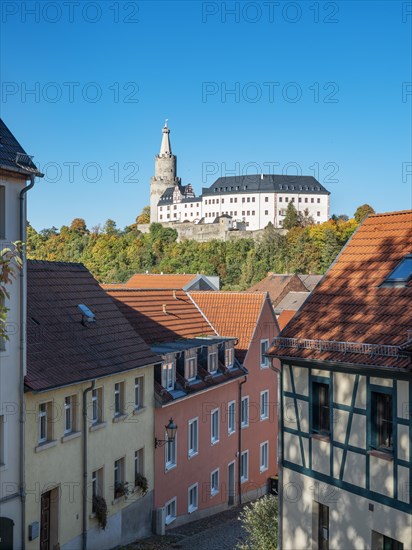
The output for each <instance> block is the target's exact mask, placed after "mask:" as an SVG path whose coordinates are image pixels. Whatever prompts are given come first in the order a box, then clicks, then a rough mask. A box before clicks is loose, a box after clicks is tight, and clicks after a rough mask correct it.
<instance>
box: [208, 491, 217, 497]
mask: <svg viewBox="0 0 412 550" xmlns="http://www.w3.org/2000/svg"><path fill="white" fill-rule="evenodd" d="M218 494H219V491H211V492H210V498H213V497H215V496H216V495H218Z"/></svg>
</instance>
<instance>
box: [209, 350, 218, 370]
mask: <svg viewBox="0 0 412 550" xmlns="http://www.w3.org/2000/svg"><path fill="white" fill-rule="evenodd" d="M207 367H208V370H209V372H210V373H212V374H213V373H215V372H216V371H217V351H212V352H210V353H209V355H208V359H207Z"/></svg>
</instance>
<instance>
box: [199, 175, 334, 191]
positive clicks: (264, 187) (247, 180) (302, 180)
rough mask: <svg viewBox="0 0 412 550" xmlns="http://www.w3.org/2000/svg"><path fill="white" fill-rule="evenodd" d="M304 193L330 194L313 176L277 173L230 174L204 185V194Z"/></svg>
mask: <svg viewBox="0 0 412 550" xmlns="http://www.w3.org/2000/svg"><path fill="white" fill-rule="evenodd" d="M273 192H276V193H279V192H280V193H284V192H287V193H302V194H310V195H311V194H316V195H330V192H329V191H328V190H327V189H325V187H323V185H322V184H320V183H319V182H318V180H316V179H315V178H314V177H312V176H282V175H275V174H264V175H263V179H262V176H261V175H260V174H250V175H247V176H228V177H223V178H219V179H217V180H216V181H215V183H213V184H212V185H211V186H210V187H203V189H202V196H205V195H214V194H215V193H217V194H220V195H224V194H233V193H273Z"/></svg>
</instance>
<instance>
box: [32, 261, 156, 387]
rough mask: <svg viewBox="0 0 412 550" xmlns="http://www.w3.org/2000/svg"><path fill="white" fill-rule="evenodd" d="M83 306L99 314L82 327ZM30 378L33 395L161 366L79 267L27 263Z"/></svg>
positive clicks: (51, 263) (68, 264) (34, 262)
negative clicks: (139, 368)
mask: <svg viewBox="0 0 412 550" xmlns="http://www.w3.org/2000/svg"><path fill="white" fill-rule="evenodd" d="M79 304H85V305H86V306H87V307H89V308H90V309H91V311H92V312H93V313H94V314H95V317H96V322H95V323H90V324H88V325H87V326H84V325H83V324H82V323H81V320H82V314H81V312H80V311H79V309H78V305H79ZM27 340H28V342H27V376H26V379H25V383H26V385H27V386H28V387H29V388H31V389H32V390H44V389H48V388H53V387H58V386H62V385H66V384H73V383H76V382H80V381H83V380H91V379H93V378H99V377H102V376H107V375H110V374H115V373H117V372H123V371H126V370H129V369H133V368H136V367H141V366H145V365H150V364H153V363H155V362H158V361H160V358H159V357H158V356H156V355H155V354H154V353H153V352H152V351H151V350H150V348H149V347H148V345H147V344H146V343H145V342H144V341H143V339H142V338H141V337H140V336H139V335H138V334H136V332H135V331H134V329H133V328H132V327H131V326H130V324H129V323H128V321H127V320H126V319H125V317H124V316H123V315H122V314H121V313H120V311H119V309H118V308H117V307H116V305H115V304H114V303H113V300H112V299H111V298H110V296H108V295H107V293H106V292H105V291H104V290H103V289H102V288H101V287H100V286H99V284H98V283H97V281H96V280H95V279H94V278H93V277H92V275H91V274H90V273H89V271H87V269H86V268H85V267H84V266H83V265H81V264H73V263H63V262H43V261H28V262H27Z"/></svg>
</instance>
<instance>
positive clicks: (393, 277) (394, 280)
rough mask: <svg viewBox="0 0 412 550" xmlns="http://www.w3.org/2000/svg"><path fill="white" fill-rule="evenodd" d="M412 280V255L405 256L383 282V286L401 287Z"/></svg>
mask: <svg viewBox="0 0 412 550" xmlns="http://www.w3.org/2000/svg"><path fill="white" fill-rule="evenodd" d="M411 278H412V254H407V255H406V256H405V257H404V258H403V259H402V260H401V261H400V263H399V264H398V265H397V266H396V267H395V269H394V270H393V271H392V272H391V273H390V274H389V276H388V277H387V278H386V279H385V281H384V283H383V284H384V286H403V285H405V284H406V283H407V282H408V281H409V280H410V279H411Z"/></svg>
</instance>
